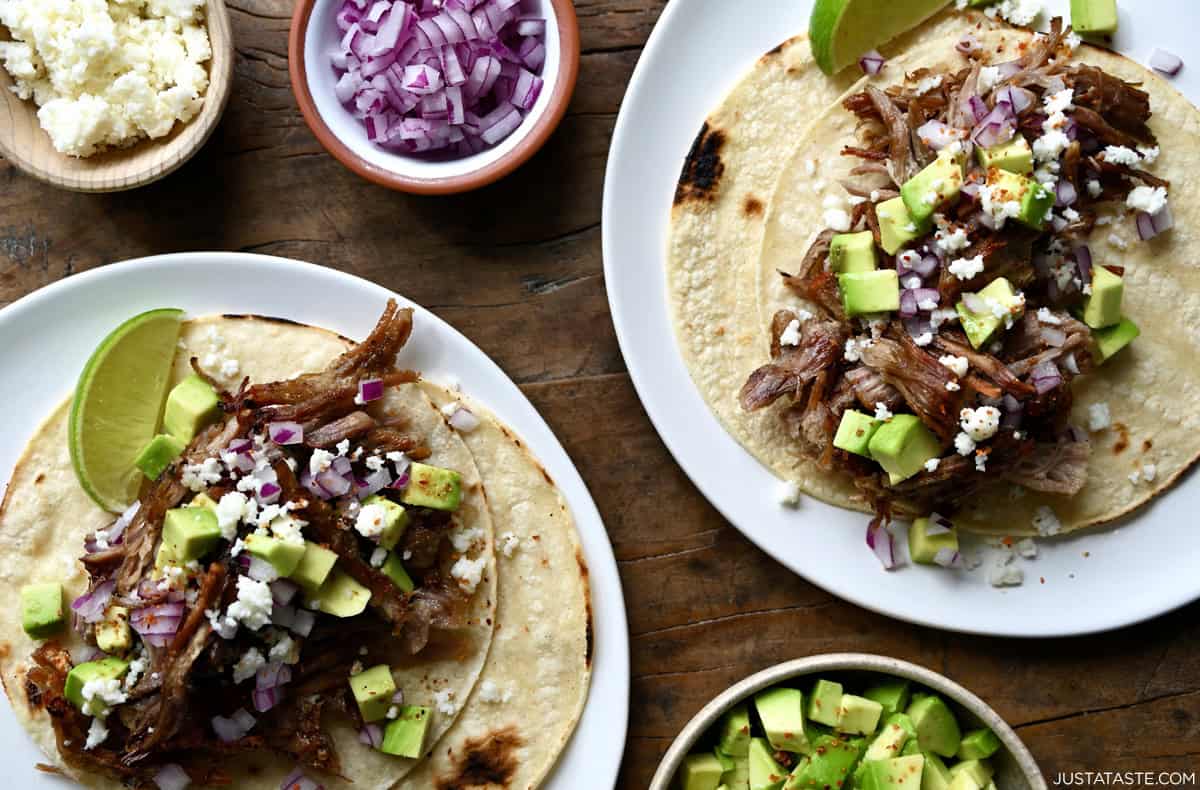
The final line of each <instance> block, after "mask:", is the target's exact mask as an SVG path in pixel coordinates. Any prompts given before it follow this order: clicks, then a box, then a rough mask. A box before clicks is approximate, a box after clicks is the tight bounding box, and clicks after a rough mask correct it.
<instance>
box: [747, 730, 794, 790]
mask: <svg viewBox="0 0 1200 790" xmlns="http://www.w3.org/2000/svg"><path fill="white" fill-rule="evenodd" d="M746 759H747V760H748V761H749V763H750V790H779V789H780V788H781V787H783V782H784V780H785V779H787V776H788V773H787V771H786V770H785V769H784V768H783V766H781V765H780V764H779V763H778V762H776V761H775V755H774V754H772V751H771V745H770V744H769V743H767V739H766V738H751V739H750V749H749V753H748V754H747V756H746Z"/></svg>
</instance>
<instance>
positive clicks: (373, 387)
mask: <svg viewBox="0 0 1200 790" xmlns="http://www.w3.org/2000/svg"><path fill="white" fill-rule="evenodd" d="M382 397H383V379H367V380H366V381H360V382H358V398H357V401H358V403H370V402H371V401H373V400H379V399H380V398H382Z"/></svg>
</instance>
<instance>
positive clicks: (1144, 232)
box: [1137, 211, 1158, 241]
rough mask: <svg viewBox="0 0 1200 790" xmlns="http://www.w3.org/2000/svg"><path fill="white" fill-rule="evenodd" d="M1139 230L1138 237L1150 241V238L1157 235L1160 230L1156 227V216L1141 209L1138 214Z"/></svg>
mask: <svg viewBox="0 0 1200 790" xmlns="http://www.w3.org/2000/svg"><path fill="white" fill-rule="evenodd" d="M1137 232H1138V238H1140V239H1141V240H1142V241H1150V239H1152V238H1154V237H1155V236H1157V235H1158V231H1157V230H1155V228H1154V217H1152V216H1150V215H1149V214H1148V213H1146V212H1145V211H1139V212H1138V214H1137Z"/></svg>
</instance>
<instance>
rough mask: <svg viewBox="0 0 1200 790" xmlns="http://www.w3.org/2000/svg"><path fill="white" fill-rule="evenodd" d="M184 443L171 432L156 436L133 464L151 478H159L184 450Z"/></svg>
mask: <svg viewBox="0 0 1200 790" xmlns="http://www.w3.org/2000/svg"><path fill="white" fill-rule="evenodd" d="M184 446H185V445H184V443H183V442H182V441H181V440H179V439H177V438H175V437H174V436H171V435H170V434H165V433H160V434H159V435H158V436H155V437H154V438H153V439H151V440H150V441H149V442H147V443H146V446H145V447H143V448H142V451H141V452H140V453H138V457H137V458H135V459H134V461H133V464H134V466H136V467H137V468H138V469H140V470H142V474H144V475H145V476H146V478H147V479H149V480H157V479H158V478H159V477H160V476H161V475H162V473H163V471H164V470H166V468H167V467H168V466H170V465H171V462H172V461H174V460H175V459H176V458H178V457H179V456H180V454H181V453H182V452H183V448H184Z"/></svg>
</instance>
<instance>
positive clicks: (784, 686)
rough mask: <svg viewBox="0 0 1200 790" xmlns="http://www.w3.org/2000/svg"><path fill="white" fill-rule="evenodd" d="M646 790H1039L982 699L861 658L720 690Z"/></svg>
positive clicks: (912, 669) (1029, 765)
mask: <svg viewBox="0 0 1200 790" xmlns="http://www.w3.org/2000/svg"><path fill="white" fill-rule="evenodd" d="M650 787H651V790H827V789H828V788H839V790H851V788H854V789H856V790H1046V780H1045V779H1044V778H1043V777H1042V773H1041V771H1040V770H1039V769H1038V767H1037V763H1035V762H1034V759H1033V755H1031V754H1030V753H1029V749H1027V748H1026V747H1025V744H1023V743H1022V742H1021V740H1020V738H1018V737H1017V734H1016V733H1015V732H1014V731H1013V729H1012V728H1011V727H1009V726H1008V724H1006V723H1005V722H1004V720H1003V719H1001V718H1000V716H999V715H998V714H997V713H996V712H995V711H994V710H992V709H991V707H989V706H988V705H987V704H986V703H985V702H984V701H983V700H981V699H980V698H979V697H977V696H975V695H974V694H972V693H971V692H969V691H967V690H966V689H965V688H963V687H962V686H960V685H958V684H957V683H955V682H954V681H952V680H950V679H949V678H947V677H945V676H943V675H939V674H938V673H936V672H933V671H932V670H929V669H926V668H924V667H922V666H918V665H916V664H910V663H908V662H907V661H900V660H898V659H894V658H887V657H885V656H875V655H868V654H865V653H838V654H831V655H823V656H810V657H809V658H801V659H797V660H795V661H788V662H785V663H783V664H777V665H775V666H773V667H770V668H768V669H764V670H763V671H761V672H759V673H757V674H754V675H751V676H750V677H748V678H746V679H745V680H743V681H741V682H739V683H736V684H734V685H733V686H731V687H730V688H728V689H726V690H725V691H724V692H723V693H721V694H720V695H719V696H718V697H717V698H716V699H714V700H713V701H712V702H710V703H709V704H708V705H706V706H704V709H703V710H701V711H700V712H699V713H697V714H696V716H695V717H694V718H693V719H692V720H691V721H690V722H688V724H687V726H686V727H684V728H683V731H682V732H681V733H680V734H679V737H677V738H676V739H675V741H674V743H672V744H671V748H670V749H668V750H667V754H666V756H665V757H664V758H663V761H662V763H661V764H660V765H659V767H658V771H657V772H656V773H655V775H654V779H653V781H652V782H651V783H650Z"/></svg>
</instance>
